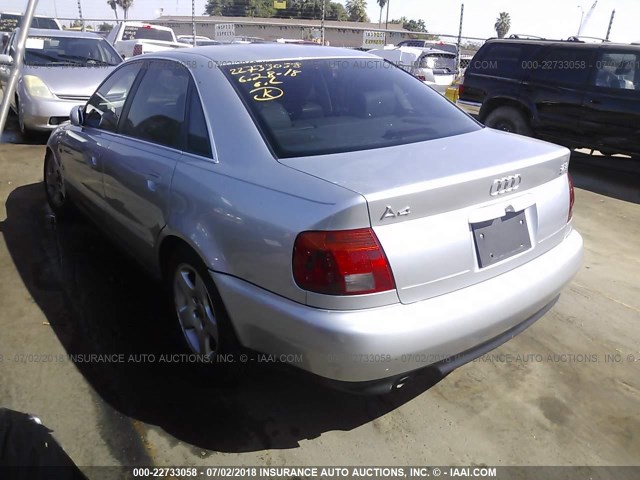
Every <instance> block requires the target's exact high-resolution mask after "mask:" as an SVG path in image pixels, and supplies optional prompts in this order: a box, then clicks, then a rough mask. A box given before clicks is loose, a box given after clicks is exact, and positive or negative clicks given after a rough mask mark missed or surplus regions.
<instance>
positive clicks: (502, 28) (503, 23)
mask: <svg viewBox="0 0 640 480" xmlns="http://www.w3.org/2000/svg"><path fill="white" fill-rule="evenodd" d="M493 28H495V29H496V33H497V34H498V38H504V36H505V35H506V34H507V33H508V32H509V29H510V28H511V17H510V16H509V14H508V13H507V12H500V15H499V16H498V18H497V19H496V24H495V25H494V26H493Z"/></svg>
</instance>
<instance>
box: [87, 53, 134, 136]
mask: <svg viewBox="0 0 640 480" xmlns="http://www.w3.org/2000/svg"><path fill="white" fill-rule="evenodd" d="M141 67H142V62H134V63H129V64H127V65H125V66H123V67H122V68H120V69H119V70H116V71H115V72H114V73H113V75H111V76H110V77H109V78H108V79H107V80H106V81H105V82H104V83H103V84H102V86H101V87H100V88H99V89H98V91H97V92H96V93H94V94H93V96H92V97H91V98H90V99H89V102H88V103H87V106H86V107H85V120H84V124H85V125H86V126H88V127H95V128H101V129H104V130H109V131H112V132H114V131H115V130H116V128H117V126H118V121H119V120H120V115H121V114H122V109H123V107H124V103H125V101H126V100H127V95H128V94H129V91H130V90H131V86H132V85H133V82H134V80H135V79H136V76H137V75H138V72H139V71H140V68H141Z"/></svg>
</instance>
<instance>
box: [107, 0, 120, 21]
mask: <svg viewBox="0 0 640 480" xmlns="http://www.w3.org/2000/svg"><path fill="white" fill-rule="evenodd" d="M107 3H108V4H109V6H110V7H111V9H112V10H113V14H114V15H115V16H116V20H118V4H117V3H116V0H107Z"/></svg>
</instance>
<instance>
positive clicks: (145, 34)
mask: <svg viewBox="0 0 640 480" xmlns="http://www.w3.org/2000/svg"><path fill="white" fill-rule="evenodd" d="M107 41H108V42H109V43H111V44H112V45H113V46H114V48H115V49H116V50H117V52H118V53H119V54H120V55H122V58H129V57H133V56H135V55H142V54H143V53H153V52H159V51H162V50H171V49H173V48H190V47H191V45H189V44H188V43H181V42H178V40H177V38H176V35H175V33H173V30H172V29H170V28H169V27H162V26H160V25H149V24H146V23H140V22H122V23H120V24H118V25H117V26H116V27H114V28H113V30H111V32H110V33H109V35H107Z"/></svg>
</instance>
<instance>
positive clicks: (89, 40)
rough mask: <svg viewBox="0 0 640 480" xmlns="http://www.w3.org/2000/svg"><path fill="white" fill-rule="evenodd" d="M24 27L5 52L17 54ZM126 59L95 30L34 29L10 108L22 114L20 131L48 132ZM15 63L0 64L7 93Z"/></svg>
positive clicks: (0, 74)
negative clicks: (11, 64) (20, 34)
mask: <svg viewBox="0 0 640 480" xmlns="http://www.w3.org/2000/svg"><path fill="white" fill-rule="evenodd" d="M18 32H19V29H18V30H17V31H16V32H15V33H14V34H12V36H11V37H10V39H9V41H8V43H7V45H5V49H4V52H3V54H4V55H8V56H9V57H11V58H8V60H11V59H12V58H13V57H14V55H15V47H16V42H17V37H18ZM121 62H122V59H121V58H120V56H119V55H118V53H117V52H116V51H115V50H114V49H113V47H112V46H111V45H110V44H109V43H108V42H107V41H106V40H105V39H104V38H102V37H101V36H99V35H97V34H95V33H90V32H69V31H64V30H43V29H30V30H29V36H28V38H27V43H26V48H25V55H24V64H23V66H22V69H21V71H20V78H19V80H18V85H17V87H16V92H15V95H14V96H13V98H11V108H12V109H13V110H14V111H15V112H16V113H17V115H18V123H19V125H20V131H21V132H22V134H23V135H24V136H29V135H30V134H31V133H33V132H34V131H49V130H53V129H55V128H56V127H57V126H58V125H60V124H62V123H65V122H67V121H68V120H69V112H70V111H71V108H72V107H74V106H76V105H84V104H85V103H86V102H87V100H88V99H89V97H90V96H91V94H92V93H93V92H94V91H95V89H96V88H97V87H98V85H100V83H101V82H102V80H104V78H105V77H106V76H107V75H108V74H109V73H110V72H111V71H112V70H113V69H114V67H115V66H116V65H118V64H120V63H121ZM10 72H11V67H10V66H8V65H0V85H1V87H2V92H3V95H4V92H5V88H6V86H7V82H8V79H9V75H10Z"/></svg>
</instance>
